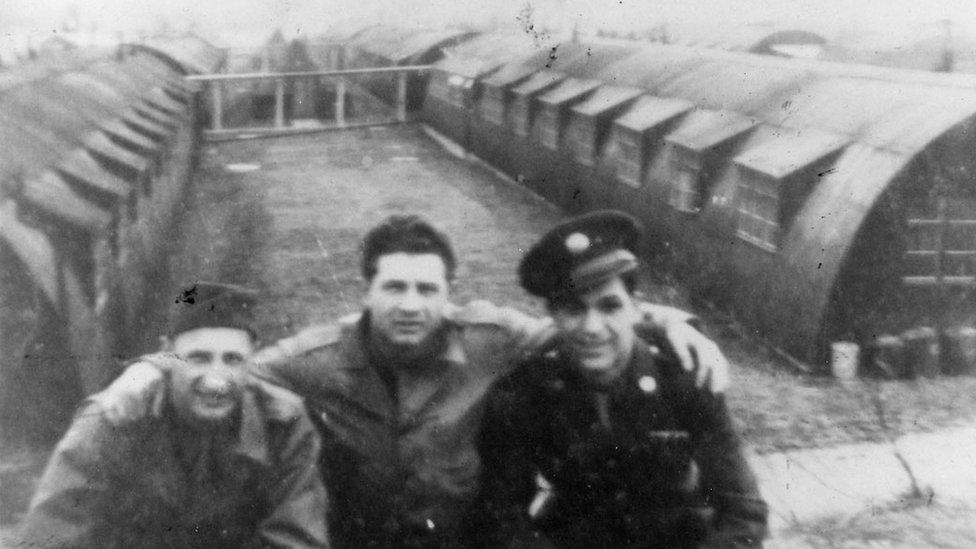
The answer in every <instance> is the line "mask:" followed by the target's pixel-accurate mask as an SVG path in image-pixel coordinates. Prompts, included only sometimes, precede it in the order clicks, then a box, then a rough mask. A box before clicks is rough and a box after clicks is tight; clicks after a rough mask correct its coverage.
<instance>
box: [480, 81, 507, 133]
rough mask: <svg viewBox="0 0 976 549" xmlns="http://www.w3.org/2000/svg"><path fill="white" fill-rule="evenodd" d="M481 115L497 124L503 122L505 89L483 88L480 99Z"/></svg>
mask: <svg viewBox="0 0 976 549" xmlns="http://www.w3.org/2000/svg"><path fill="white" fill-rule="evenodd" d="M481 117H482V118H484V119H485V120H487V121H488V122H491V123H492V124H495V125H497V126H501V125H502V124H504V123H505V90H503V89H498V88H486V89H485V94H484V96H482V99H481Z"/></svg>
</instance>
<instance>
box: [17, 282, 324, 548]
mask: <svg viewBox="0 0 976 549" xmlns="http://www.w3.org/2000/svg"><path fill="white" fill-rule="evenodd" d="M188 296H189V297H188V298H187V299H186V300H184V301H183V302H182V303H180V304H179V307H180V311H179V313H177V314H176V315H174V316H173V318H172V319H171V320H172V322H171V328H170V330H169V332H168V335H167V337H165V338H164V343H163V349H162V350H163V351H164V353H159V354H155V355H148V356H144V357H142V358H140V359H139V361H141V362H144V363H151V364H154V365H155V366H156V367H158V368H159V369H160V371H163V372H165V382H164V383H163V384H162V386H163V391H162V392H161V396H162V398H161V399H160V413H159V415H158V416H154V415H146V416H143V417H140V418H137V419H134V420H132V421H128V422H123V423H116V424H112V423H110V422H108V421H107V420H106V418H105V417H104V414H103V410H104V406H103V401H108V402H112V401H113V397H112V395H111V394H110V392H109V391H111V389H108V390H106V391H103V392H102V393H98V394H95V395H93V396H92V397H91V398H89V399H88V400H86V401H85V402H84V403H83V404H82V406H81V407H80V409H79V410H78V413H77V415H76V416H75V418H74V421H73V423H72V424H71V427H70V428H69V429H68V432H67V434H66V435H65V436H64V438H63V439H62V440H61V442H60V443H59V444H58V446H57V448H56V449H55V450H54V453H53V455H52V457H51V460H50V462H49V464H48V466H47V470H46V471H45V473H44V476H43V477H42V479H41V481H40V485H39V486H38V488H37V491H36V493H35V495H34V499H33V502H32V503H31V507H30V511H29V513H28V515H27V519H26V521H25V524H24V526H23V530H22V537H23V541H24V545H25V546H29V547H92V548H95V547H99V548H101V547H113V548H114V547H117V548H128V547H208V548H209V547H326V546H327V545H328V540H327V536H326V525H325V520H324V517H325V513H326V495H325V489H324V488H323V484H322V480H321V476H320V475H319V470H318V459H319V450H320V441H319V436H318V434H317V433H316V432H315V428H314V426H313V425H312V423H311V421H310V420H309V418H308V416H307V414H306V412H305V409H304V407H303V405H302V402H301V400H300V399H299V398H298V397H297V396H295V395H293V394H292V393H290V392H288V391H285V390H283V389H280V388H277V387H274V386H271V385H268V384H266V383H264V382H262V381H259V380H257V379H255V378H252V377H251V376H249V375H248V374H246V372H245V371H244V366H245V364H247V362H248V359H249V358H250V356H251V354H252V352H253V350H254V332H253V331H252V329H251V328H250V320H249V318H248V309H249V308H250V304H251V302H252V300H253V295H251V293H250V292H247V291H245V290H243V289H242V288H238V287H233V286H227V285H218V284H209V283H198V284H196V285H195V286H194V287H193V288H192V289H191V293H190V294H188Z"/></svg>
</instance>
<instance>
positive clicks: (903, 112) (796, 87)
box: [570, 45, 976, 153]
mask: <svg viewBox="0 0 976 549" xmlns="http://www.w3.org/2000/svg"><path fill="white" fill-rule="evenodd" d="M905 72H907V71H889V72H888V73H884V72H883V71H882V72H881V73H879V72H878V71H877V69H876V68H868V69H866V70H862V69H861V68H857V67H854V68H845V67H838V66H837V64H832V63H812V62H798V61H796V60H785V59H779V58H774V57H769V56H760V55H748V54H736V53H730V52H723V51H718V50H703V49H697V50H695V49H690V48H683V47H677V46H653V45H651V46H647V47H646V49H645V50H644V51H641V52H640V53H638V54H635V55H633V56H630V57H628V58H626V59H624V60H622V61H619V62H617V63H615V64H612V65H610V66H608V67H606V70H605V71H604V72H603V73H602V77H603V78H604V79H605V80H606V81H611V80H610V79H611V78H613V79H615V80H614V82H615V83H616V84H618V85H619V84H626V85H633V86H637V87H640V88H644V89H647V90H649V91H650V92H651V93H653V94H654V95H657V96H662V97H673V98H681V99H685V100H688V101H691V102H692V103H694V104H696V105H697V106H699V107H701V108H705V109H710V110H727V111H732V112H738V113H740V114H742V115H745V116H748V117H752V118H755V119H757V120H760V121H763V122H766V123H769V124H773V125H781V126H784V127H791V128H806V127H812V128H816V129H819V130H822V131H826V132H832V133H840V134H844V135H845V136H847V138H848V139H849V140H851V141H855V140H858V141H864V142H868V143H871V144H873V145H875V146H878V147H884V148H889V149H892V150H896V151H902V152H904V153H909V152H910V151H917V150H918V149H919V147H923V146H924V145H925V144H926V143H927V142H929V141H930V140H931V138H932V137H933V136H935V135H938V134H939V133H941V132H943V131H945V130H946V129H948V127H950V126H951V125H952V124H953V123H954V121H958V120H961V119H962V118H965V117H966V116H967V115H968V114H967V113H974V112H976V80H970V82H971V83H972V84H973V85H972V86H971V87H969V88H967V87H965V86H962V85H961V81H960V80H959V79H957V78H953V77H949V78H947V80H946V81H945V82H946V85H945V86H942V85H938V83H939V81H938V80H933V78H932V75H927V76H925V78H922V79H917V78H915V77H914V74H911V73H909V74H907V75H906V76H907V78H906V79H904V80H903V79H901V75H902V74H903V73H905ZM570 75H571V76H572V73H570ZM597 77H598V78H599V77H600V75H598V76H597ZM908 130H912V131H908Z"/></svg>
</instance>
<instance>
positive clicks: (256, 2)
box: [0, 0, 976, 44]
mask: <svg viewBox="0 0 976 549" xmlns="http://www.w3.org/2000/svg"><path fill="white" fill-rule="evenodd" d="M526 5H529V6H531V7H532V11H533V18H534V21H533V23H535V24H536V26H537V27H540V28H541V27H546V28H550V29H554V30H563V31H566V32H568V30H569V29H572V28H573V26H577V27H578V28H579V29H580V30H581V31H582V32H584V33H588V32H595V31H596V30H597V29H601V28H602V29H611V30H617V31H620V32H629V31H633V30H641V29H646V28H648V27H649V26H653V24H654V23H656V22H657V21H659V20H661V19H666V20H668V21H669V24H670V25H674V26H675V27H680V26H681V25H693V26H696V27H701V26H709V25H718V26H726V25H736V24H747V23H754V22H761V21H768V22H773V23H777V24H781V25H792V26H797V27H802V28H808V29H811V30H815V31H818V32H820V33H822V34H825V35H830V34H832V33H836V32H838V31H842V30H850V29H853V28H864V29H868V30H874V31H878V30H882V31H883V30H885V29H888V30H890V31H891V32H892V33H896V32H897V33H904V32H906V31H911V30H912V29H914V28H916V27H920V26H922V27H924V26H932V25H935V24H936V23H937V22H938V21H939V20H941V19H944V18H949V19H951V20H952V21H953V26H954V28H955V29H958V31H959V32H960V33H963V32H969V33H973V34H976V3H974V2H973V0H925V1H923V0H530V1H528V2H527V1H526V0H211V1H209V2H207V1H205V0H204V1H201V0H159V1H157V2H147V1H144V0H41V1H38V0H0V39H4V40H6V41H8V42H10V41H16V40H23V37H24V36H26V35H27V34H32V35H33V36H34V39H35V40H37V39H43V37H45V36H49V35H51V34H53V33H55V32H59V31H60V29H62V28H63V25H64V24H65V23H68V24H69V25H71V24H73V23H77V26H78V27H79V30H80V31H82V34H83V35H84V34H89V35H95V34H100V35H104V36H117V35H118V33H120V32H121V33H123V34H124V36H126V37H134V36H136V35H137V33H139V32H143V33H146V32H153V31H155V30H159V29H162V28H165V27H167V26H168V27H170V28H178V29H185V28H188V27H193V28H195V29H196V30H198V31H200V32H201V33H202V34H204V35H205V36H207V37H211V38H215V39H219V40H221V41H223V42H225V43H227V44H235V43H244V44H246V43H254V42H258V41H261V40H263V39H264V38H266V37H267V36H269V35H270V34H271V32H272V31H273V30H274V29H275V28H278V27H280V28H282V30H284V31H285V34H286V36H288V37H292V36H295V35H296V34H312V35H314V34H318V33H321V32H323V31H326V30H328V29H329V28H330V27H333V26H335V25H350V24H363V23H366V22H369V21H377V22H387V23H404V22H406V23H415V24H423V25H429V26H448V25H450V24H452V23H465V24H469V25H488V24H492V25H494V26H496V27H503V28H505V27H509V26H510V27H511V28H512V30H517V29H518V28H519V27H520V25H521V22H520V21H518V20H517V18H518V17H519V15H520V13H523V12H524V8H525V6H526Z"/></svg>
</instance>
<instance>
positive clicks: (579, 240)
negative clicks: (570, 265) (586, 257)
mask: <svg viewBox="0 0 976 549" xmlns="http://www.w3.org/2000/svg"><path fill="white" fill-rule="evenodd" d="M589 247H590V237H588V236H586V235H585V234H583V233H573V234H571V235H569V236H567V237H566V249H567V250H569V253H572V254H581V253H583V252H585V251H586V250H587V249H588V248H589Z"/></svg>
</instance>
